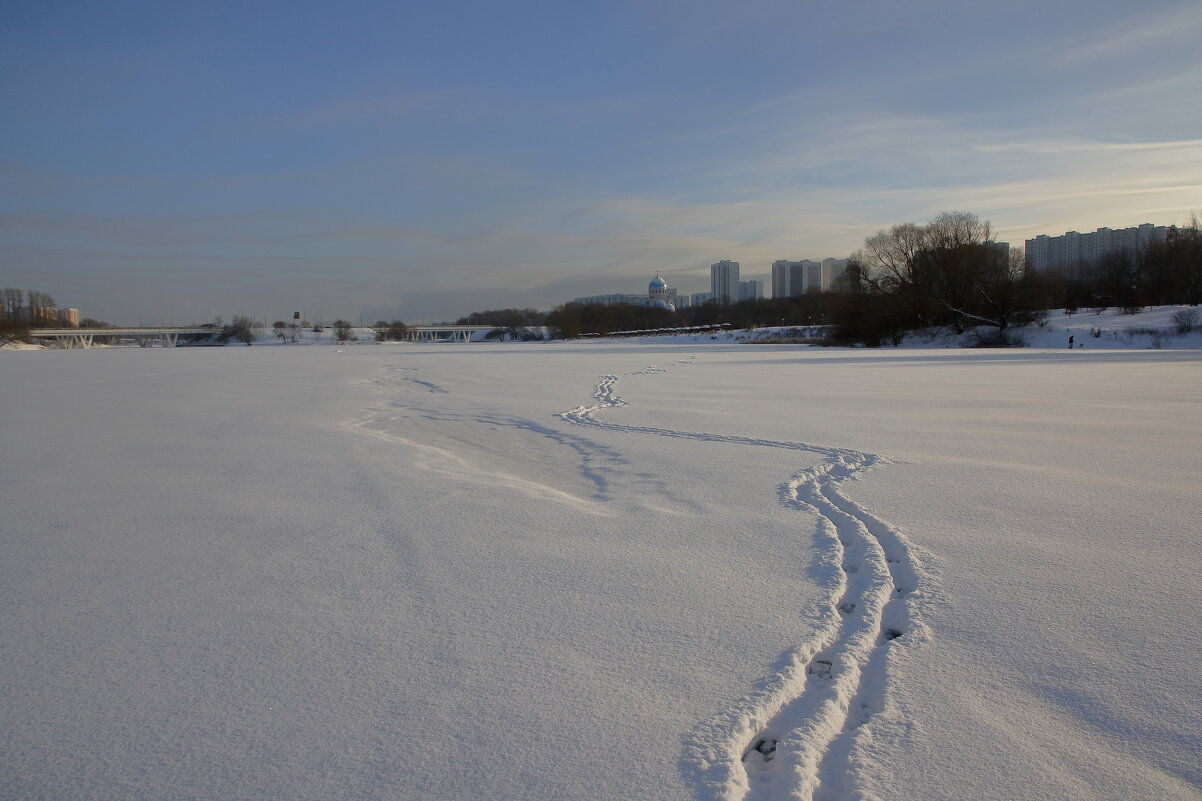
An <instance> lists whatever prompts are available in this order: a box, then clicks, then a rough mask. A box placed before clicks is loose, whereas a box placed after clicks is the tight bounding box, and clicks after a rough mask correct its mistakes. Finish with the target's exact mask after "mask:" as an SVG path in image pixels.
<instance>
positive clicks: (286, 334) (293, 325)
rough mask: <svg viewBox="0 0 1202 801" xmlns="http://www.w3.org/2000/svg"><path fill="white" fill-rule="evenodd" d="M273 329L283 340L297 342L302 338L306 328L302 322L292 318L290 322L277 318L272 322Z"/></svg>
mask: <svg viewBox="0 0 1202 801" xmlns="http://www.w3.org/2000/svg"><path fill="white" fill-rule="evenodd" d="M271 330H272V331H274V332H275V335H276V336H278V337H279V338H280V340H281V341H283V342H296V341H297V340H299V339H300V338H301V332H302V331H303V330H304V329H302V328H301V324H300V323H298V322H296V321H295V320H291V321H289V322H284V321H283V320H276V321H275V322H274V323H272V324H271Z"/></svg>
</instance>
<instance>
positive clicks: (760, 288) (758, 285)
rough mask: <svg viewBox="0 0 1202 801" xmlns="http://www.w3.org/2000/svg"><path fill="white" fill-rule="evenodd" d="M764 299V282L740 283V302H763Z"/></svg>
mask: <svg viewBox="0 0 1202 801" xmlns="http://www.w3.org/2000/svg"><path fill="white" fill-rule="evenodd" d="M763 297H764V282H763V281H740V282H739V300H761V299H762V298H763Z"/></svg>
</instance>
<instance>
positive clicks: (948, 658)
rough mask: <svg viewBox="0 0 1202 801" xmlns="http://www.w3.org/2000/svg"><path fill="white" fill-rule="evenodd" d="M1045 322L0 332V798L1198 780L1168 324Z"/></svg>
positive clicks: (1190, 455)
mask: <svg viewBox="0 0 1202 801" xmlns="http://www.w3.org/2000/svg"><path fill="white" fill-rule="evenodd" d="M1091 316H1092V315H1088V314H1086V315H1078V316H1077V317H1075V318H1073V320H1072V324H1073V325H1074V326H1077V325H1080V326H1081V329H1082V330H1083V331H1084V332H1088V331H1089V326H1090V324H1091V323H1092V322H1093V321H1092V320H1091V319H1090V317H1091ZM1053 332H1054V333H1055V334H1056V339H1057V341H1056V343H1055V344H1056V347H1055V348H1039V347H1029V348H1025V349H1017V350H1004V351H997V350H962V349H958V350H952V349H942V348H938V347H934V348H926V349H923V348H919V347H911V348H903V349H881V350H865V349H823V348H806V347H799V346H791V345H751V344H737V343H730V344H726V343H720V342H714V341H708V342H684V343H679V342H677V343H673V342H667V343H665V342H659V343H657V342H655V341H654V340H631V341H621V342H614V341H594V342H588V343H550V344H497V343H481V344H469V345H463V344H454V345H452V344H436V345H411V344H387V345H380V346H375V345H359V346H348V347H340V348H335V347H308V348H295V347H291V346H280V347H270V348H263V347H254V348H244V347H228V348H221V349H175V350H169V349H124V348H113V349H103V350H93V351H50V352H39V353H28V352H25V353H16V352H12V353H9V352H6V353H0V408H3V410H4V412H3V418H2V420H3V423H2V424H0V515H2V519H3V521H4V524H3V526H2V527H0V621H2V623H0V797H2V798H5V799H33V798H92V799H184V798H197V799H201V798H203V799H210V798H221V799H261V798H288V799H329V798H339V799H390V800H391V801H395V799H465V800H466V799H481V798H488V799H556V801H560V800H562V799H615V798H654V799H738V798H749V799H772V798H793V797H801V798H811V797H812V798H817V799H844V798H847V799H851V798H863V799H892V798H906V799H949V800H950V799H957V800H959V799H966V798H974V799H975V798H979V799H999V800H1001V799H1032V801H1034V799H1041V800H1042V799H1049V798H1057V799H1099V798H1101V799H1116V800H1117V799H1124V801H1126V800H1128V799H1187V798H1188V799H1197V798H1202V770H1200V769H1199V767H1198V766H1199V764H1202V735H1199V732H1202V679H1200V678H1199V677H1200V675H1202V671H1200V670H1199V667H1198V666H1199V664H1202V615H1200V612H1202V582H1200V581H1199V578H1198V576H1199V573H1200V571H1202V542H1200V541H1199V521H1200V520H1202V494H1200V493H1199V491H1198V487H1199V476H1200V475H1202V433H1200V428H1199V425H1198V420H1199V417H1200V413H1202V394H1200V393H1202V350H1199V349H1197V348H1196V347H1194V348H1192V349H1180V348H1176V349H1175V346H1174V343H1173V342H1164V343H1162V348H1161V349H1148V348H1147V346H1146V345H1145V346H1144V347H1142V348H1141V347H1138V346H1136V345H1134V344H1132V345H1128V346H1127V347H1126V348H1120V349H1116V348H1113V347H1106V346H1107V345H1108V344H1110V343H1108V342H1107V341H1106V339H1105V337H1104V336H1103V337H1097V338H1095V337H1092V336H1091V335H1090V334H1088V333H1085V334H1083V335H1077V336H1076V339H1077V340H1078V341H1080V340H1081V339H1082V338H1083V337H1084V338H1085V339H1086V342H1085V344H1086V347H1085V348H1083V349H1075V350H1073V351H1071V352H1070V351H1068V350H1067V348H1065V347H1064V344H1063V343H1060V342H1059V339H1060V338H1061V334H1062V333H1063V331H1059V332H1056V331H1055V329H1053ZM1049 336H1050V334H1049ZM1119 344H1121V343H1119ZM1179 344H1180V343H1179Z"/></svg>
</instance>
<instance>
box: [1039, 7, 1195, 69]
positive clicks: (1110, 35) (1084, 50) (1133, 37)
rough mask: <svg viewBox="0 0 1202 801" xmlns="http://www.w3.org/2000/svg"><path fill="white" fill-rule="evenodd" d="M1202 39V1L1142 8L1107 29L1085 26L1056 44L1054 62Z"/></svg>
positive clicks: (1079, 60)
mask: <svg viewBox="0 0 1202 801" xmlns="http://www.w3.org/2000/svg"><path fill="white" fill-rule="evenodd" d="M1199 40H1202V4H1199V3H1197V2H1192V0H1191V2H1186V3H1182V4H1180V5H1175V6H1169V7H1167V8H1159V9H1156V8H1152V9H1146V10H1144V9H1141V11H1140V13H1138V14H1134V15H1132V16H1130V17H1128V18H1126V19H1123V20H1122V21H1120V22H1118V23H1115V24H1113V25H1110V26H1108V27H1106V28H1103V29H1100V30H1099V29H1096V28H1085V29H1084V31H1082V32H1074V33H1071V34H1069V35H1067V36H1065V37H1063V38H1061V39H1060V40H1059V41H1057V42H1056V43H1055V49H1054V51H1053V52H1052V54H1051V55H1052V57H1053V59H1054V61H1056V62H1058V63H1059V64H1061V65H1066V66H1067V65H1077V64H1081V63H1084V62H1090V61H1098V60H1101V59H1108V58H1113V57H1115V56H1119V55H1130V54H1133V53H1148V52H1155V51H1156V50H1159V49H1170V48H1171V49H1176V48H1178V47H1180V46H1182V45H1185V46H1187V47H1193V46H1196V45H1197V43H1198V41H1199Z"/></svg>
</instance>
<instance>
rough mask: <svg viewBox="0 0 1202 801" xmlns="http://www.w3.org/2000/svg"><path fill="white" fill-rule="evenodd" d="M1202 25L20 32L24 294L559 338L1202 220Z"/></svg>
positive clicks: (81, 28)
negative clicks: (922, 245)
mask: <svg viewBox="0 0 1202 801" xmlns="http://www.w3.org/2000/svg"><path fill="white" fill-rule="evenodd" d="M1200 41H1202V3H1198V2H1197V0H1189V1H1188V2H1150V3H1145V4H1141V5H1140V6H1136V4H1133V3H1131V2H1129V0H1125V1H1124V2H1114V1H1113V0H1093V1H1091V2H1083V1H1082V2H1078V1H1077V0H1070V1H1067V2H1047V0H1041V1H1040V2H1031V1H1029V0H1014V1H1013V2H1008V3H1004V4H1002V3H997V4H983V3H980V4H979V3H965V2H962V1H961V2H956V3H953V2H928V1H925V0H916V1H915V2H897V1H896V0H894V2H875V0H867V2H859V3H848V4H844V3H817V2H791V3H778V2H758V1H757V0H750V2H742V3H739V4H734V3H728V2H727V3H709V2H654V0H651V1H647V2H629V3H628V2H615V1H612V0H611V1H610V2H605V3H596V4H575V3H565V2H524V1H522V0H517V1H516V2H510V3H505V4H501V3H481V2H441V3H437V4H435V3H429V4H415V3H401V2H393V3H377V2H357V3H356V2H352V3H330V2H307V3H306V2H299V3H297V2H289V3H284V2H245V1H244V2H238V3H233V2H231V3H226V2H206V3H193V2H171V3H164V2H161V0H149V1H147V2H122V1H121V0H115V1H114V2H107V3H99V2H56V1H55V0H37V1H36V2H29V1H28V0H6V2H4V3H3V5H0V97H2V98H3V105H2V106H0V108H2V111H0V114H2V121H3V124H2V125H0V286H16V287H20V288H25V289H38V290H41V291H45V292H49V293H50V294H51V295H53V296H54V297H55V298H56V299H57V300H58V301H59V303H60V305H64V306H67V305H69V306H75V307H78V308H80V309H82V310H83V313H84V314H85V315H87V316H92V317H97V318H101V319H106V320H109V321H111V322H119V323H136V322H138V321H139V320H141V321H142V322H146V323H151V322H176V323H187V322H201V321H203V320H204V319H205V318H206V317H212V316H215V315H223V316H225V317H226V318H227V319H228V317H230V316H232V315H233V314H252V315H254V316H256V317H259V318H262V317H264V316H267V317H269V318H270V319H279V318H282V317H284V316H286V315H287V314H289V313H290V312H291V311H293V310H302V311H303V312H304V314H305V316H306V317H307V318H311V319H315V318H317V317H318V316H319V315H320V316H321V317H324V318H325V319H327V320H328V319H333V318H334V317H337V316H343V317H348V318H350V319H354V320H357V319H359V318H360V317H363V318H364V319H366V320H368V321H369V322H371V321H374V320H376V319H379V318H384V319H393V318H400V319H404V320H406V321H410V322H413V321H419V320H438V319H453V318H455V317H458V316H461V315H463V314H466V313H468V312H470V311H474V310H480V309H484V308H501V307H506V306H520V307H525V306H533V307H536V308H542V309H549V308H552V307H554V306H555V305H557V304H559V303H562V302H564V301H566V300H570V299H571V298H573V297H576V296H579V295H586V294H598V293H605V292H621V291H638V290H640V289H642V288H644V287H645V286H646V282H647V280H648V279H649V278H650V277H651V276H653V275H654V274H655V273H656V272H661V273H662V274H663V275H664V277H665V278H667V279H668V281H669V283H670V284H671V285H672V286H675V287H677V288H679V289H680V290H682V291H685V292H698V291H704V290H707V289H708V274H709V265H710V264H711V263H712V262H714V261H717V260H718V259H722V258H729V259H735V260H737V261H739V262H740V263H741V264H742V272H743V275H744V277H745V278H766V277H767V274H768V271H769V266H770V264H771V263H772V261H774V260H775V259H778V258H790V259H796V258H824V257H828V256H837V257H844V256H847V255H848V254H849V253H850V252H851V251H853V250H854V249H856V248H858V247H859V246H860V245H861V244H862V243H863V241H864V238H865V237H867V236H869V235H871V234H872V233H874V232H876V231H877V230H879V229H881V228H886V227H888V226H890V225H892V224H894V223H898V222H923V221H925V220H927V219H930V218H931V217H933V216H934V215H935V214H937V213H938V212H940V211H943V210H950V209H957V210H965V211H971V212H974V213H976V214H978V215H979V216H981V217H982V218H984V219H987V220H990V221H992V223H993V225H994V228H995V230H996V231H997V233H998V238H999V239H1002V240H1005V241H1010V242H1012V243H1016V244H1021V243H1022V241H1023V240H1024V239H1026V238H1028V237H1030V236H1034V235H1036V234H1039V233H1048V234H1059V233H1062V232H1064V231H1065V230H1082V231H1084V230H1093V229H1095V228H1097V227H1099V226H1109V227H1126V226H1129V225H1136V224H1139V223H1142V222H1153V223H1157V224H1173V223H1178V224H1180V223H1185V222H1187V221H1188V220H1189V216H1190V213H1191V211H1195V212H1196V211H1199V210H1202V103H1199V102H1198V97H1199V94H1198V92H1199V90H1198V86H1199V83H1200V80H1202V50H1200V49H1199V48H1198V46H1197V43H1198V42H1200Z"/></svg>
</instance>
